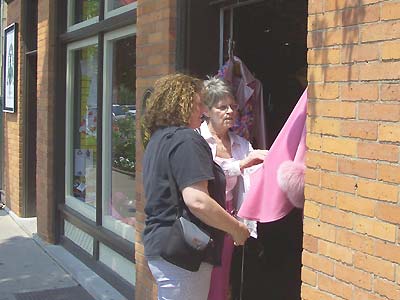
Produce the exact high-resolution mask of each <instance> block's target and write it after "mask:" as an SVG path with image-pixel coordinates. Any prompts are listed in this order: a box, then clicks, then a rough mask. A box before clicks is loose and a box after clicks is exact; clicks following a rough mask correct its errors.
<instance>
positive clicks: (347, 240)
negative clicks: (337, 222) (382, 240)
mask: <svg viewBox="0 0 400 300" xmlns="http://www.w3.org/2000/svg"><path fill="white" fill-rule="evenodd" d="M336 232H337V234H336V242H337V243H338V244H339V245H343V246H346V247H349V248H351V249H354V250H358V251H361V252H364V253H368V254H371V255H373V254H374V249H375V239H373V238H370V237H367V236H365V235H364V234H359V233H356V232H354V231H351V230H348V229H344V228H340V229H339V228H338V229H337V231H336Z"/></svg>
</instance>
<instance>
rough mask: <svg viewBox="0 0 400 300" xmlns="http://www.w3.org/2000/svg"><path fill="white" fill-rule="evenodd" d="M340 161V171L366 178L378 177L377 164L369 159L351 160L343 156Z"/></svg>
mask: <svg viewBox="0 0 400 300" xmlns="http://www.w3.org/2000/svg"><path fill="white" fill-rule="evenodd" d="M338 162H339V165H338V166H339V168H338V170H339V173H342V174H347V175H356V176H359V177H364V178H371V179H375V178H376V169H377V167H376V164H374V163H371V162H368V161H360V160H350V159H345V158H341V159H339V160H338Z"/></svg>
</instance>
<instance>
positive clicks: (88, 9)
mask: <svg viewBox="0 0 400 300" xmlns="http://www.w3.org/2000/svg"><path fill="white" fill-rule="evenodd" d="M68 3H69V5H68V10H69V12H68V15H69V16H68V20H69V26H72V25H74V24H78V23H82V22H85V21H88V20H92V19H94V18H96V17H98V16H99V7H100V0H69V2H68Z"/></svg>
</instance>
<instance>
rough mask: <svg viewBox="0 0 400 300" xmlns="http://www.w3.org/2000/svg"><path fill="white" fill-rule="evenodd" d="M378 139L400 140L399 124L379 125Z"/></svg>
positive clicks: (395, 141)
mask: <svg viewBox="0 0 400 300" xmlns="http://www.w3.org/2000/svg"><path fill="white" fill-rule="evenodd" d="M379 140H380V141H383V142H394V143H399V142H400V126H399V125H387V124H380V125H379Z"/></svg>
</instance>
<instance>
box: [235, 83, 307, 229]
mask: <svg viewBox="0 0 400 300" xmlns="http://www.w3.org/2000/svg"><path fill="white" fill-rule="evenodd" d="M306 114H307V89H306V90H305V91H304V93H303V95H302V96H301V97H300V99H299V101H298V102H297V104H296V106H295V108H294V109H293V111H292V113H291V114H290V116H289V118H288V120H287V121H286V123H285V125H284V126H283V128H282V130H281V131H280V133H279V135H278V137H277V138H276V140H275V141H274V143H273V144H272V146H271V148H270V150H269V152H268V155H267V157H266V159H265V160H264V163H263V165H262V167H261V168H259V169H258V170H257V171H256V172H254V173H253V174H252V175H251V176H250V190H249V192H248V193H247V195H246V197H245V199H244V201H243V204H242V206H241V208H240V210H239V213H238V215H239V216H240V217H242V218H246V219H250V220H256V221H259V222H272V221H276V220H279V219H281V218H283V217H284V216H286V215H287V214H288V213H289V212H290V211H291V210H292V209H293V205H292V204H291V203H290V202H289V201H288V199H287V197H286V195H285V193H284V192H282V190H281V189H280V188H279V186H278V181H277V171H278V168H279V166H280V165H281V163H282V162H284V161H287V160H292V161H293V160H295V158H296V161H298V159H299V158H304V153H305V150H306V145H305V135H306V131H305V130H304V129H305V122H306Z"/></svg>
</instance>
